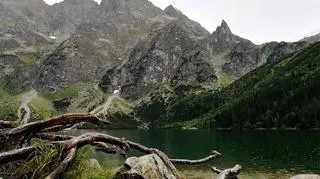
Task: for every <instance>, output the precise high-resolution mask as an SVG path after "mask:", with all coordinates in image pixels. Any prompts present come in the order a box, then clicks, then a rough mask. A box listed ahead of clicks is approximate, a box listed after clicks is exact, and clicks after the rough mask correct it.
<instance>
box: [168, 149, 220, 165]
mask: <svg viewBox="0 0 320 179" xmlns="http://www.w3.org/2000/svg"><path fill="white" fill-rule="evenodd" d="M220 155H221V153H219V152H218V151H216V150H213V151H211V153H210V155H209V156H207V157H205V158H202V159H199V160H185V159H170V161H171V162H172V163H174V164H186V165H196V164H201V163H206V162H208V161H211V160H213V159H215V158H217V157H219V156H220Z"/></svg>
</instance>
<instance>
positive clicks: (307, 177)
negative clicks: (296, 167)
mask: <svg viewBox="0 0 320 179" xmlns="http://www.w3.org/2000/svg"><path fill="white" fill-rule="evenodd" d="M290 179H320V175H313V174H301V175H296V176H293V177H291V178H290Z"/></svg>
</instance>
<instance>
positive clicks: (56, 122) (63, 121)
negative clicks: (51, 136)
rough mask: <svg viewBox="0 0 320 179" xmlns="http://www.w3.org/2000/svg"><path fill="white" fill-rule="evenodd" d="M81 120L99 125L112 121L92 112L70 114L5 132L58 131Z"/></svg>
mask: <svg viewBox="0 0 320 179" xmlns="http://www.w3.org/2000/svg"><path fill="white" fill-rule="evenodd" d="M79 122H90V123H93V124H97V125H109V124H111V122H110V121H105V120H101V119H99V118H98V117H96V116H95V115H92V114H68V115H62V116H58V117H54V118H50V119H48V120H45V121H36V122H31V123H28V124H25V125H22V126H19V127H16V128H13V129H11V130H9V131H7V132H5V133H4V135H6V136H7V137H15V136H25V135H30V134H35V133H39V132H57V131H61V130H62V129H66V128H70V127H72V126H73V125H75V124H77V123H79Z"/></svg>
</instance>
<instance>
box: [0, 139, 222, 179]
mask: <svg viewBox="0 0 320 179" xmlns="http://www.w3.org/2000/svg"><path fill="white" fill-rule="evenodd" d="M44 137H47V138H51V137H52V136H49V135H44ZM68 138H70V137H68ZM53 139H64V138H63V137H61V136H60V137H59V136H58V137H57V136H53ZM51 144H56V145H64V151H65V152H66V154H67V155H66V158H65V159H64V160H63V162H62V163H61V164H60V165H59V167H58V168H57V169H55V170H54V171H53V172H52V173H51V174H50V175H49V176H48V177H49V178H48V179H51V178H55V177H56V176H57V175H59V174H60V173H62V172H64V171H65V170H67V169H68V167H69V166H71V165H72V163H73V161H74V157H75V155H74V149H75V150H76V152H77V150H78V149H80V148H81V147H83V146H85V145H92V146H95V147H97V146H98V147H100V149H101V148H103V147H104V148H105V149H104V150H102V151H104V152H107V151H111V152H112V153H114V152H119V151H121V153H127V152H128V150H129V149H135V150H138V151H141V152H142V153H145V154H152V153H154V154H157V155H158V156H159V157H160V158H161V159H162V160H163V162H164V163H165V164H166V166H167V167H168V168H169V169H170V170H171V171H172V173H173V174H174V175H175V177H176V178H180V175H179V173H178V171H177V169H176V168H175V166H174V165H173V164H172V163H180V164H195V163H203V162H207V161H209V160H212V159H214V158H215V157H217V156H218V155H220V153H219V152H216V151H215V152H212V154H211V155H210V156H208V157H206V158H204V159H200V160H186V159H169V158H168V156H167V155H166V154H164V153H163V152H161V151H160V150H158V149H155V148H148V147H146V146H143V145H141V144H138V143H135V142H131V141H127V140H126V139H125V138H117V137H113V136H109V135H106V134H100V133H87V134H84V135H81V136H79V137H74V138H72V139H69V140H66V141H56V142H51ZM105 144H111V145H115V146H118V147H119V148H120V149H119V150H114V149H107V148H106V145H105ZM35 150H36V148H35V147H32V146H31V147H27V148H23V149H18V150H13V151H10V152H6V153H1V154H0V164H4V163H6V162H9V161H14V160H23V159H27V158H28V157H29V156H30V155H31V154H32V153H33V152H34V151H35ZM107 153H108V152H107ZM121 153H120V154H121ZM13 159H14V160H13Z"/></svg>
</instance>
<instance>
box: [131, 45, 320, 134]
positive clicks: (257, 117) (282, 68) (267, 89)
mask: <svg viewBox="0 0 320 179" xmlns="http://www.w3.org/2000/svg"><path fill="white" fill-rule="evenodd" d="M170 89H171V91H170V90H167V91H166V90H158V93H155V92H154V93H152V94H151V95H150V96H149V98H148V99H147V100H146V99H145V100H143V101H142V102H140V103H139V104H138V105H137V106H136V107H135V111H136V116H137V117H138V118H140V119H143V120H147V121H149V122H151V124H152V125H153V127H160V126H161V127H163V126H166V127H179V128H180V127H181V128H299V129H310V128H318V127H320V120H319V119H320V43H316V44H313V45H311V46H309V47H307V48H305V49H303V50H300V51H298V52H295V53H293V54H290V55H288V56H286V57H282V58H281V59H279V60H277V61H274V62H270V63H267V64H266V65H264V66H262V67H260V68H257V69H256V70H254V71H252V72H250V73H248V74H247V75H245V76H244V77H242V78H241V79H239V80H237V81H235V82H234V83H232V84H230V85H229V86H227V87H225V88H217V89H216V90H206V89H203V88H198V90H191V91H190V89H189V90H186V89H184V90H182V91H181V90H180V91H179V90H177V89H180V88H177V87H171V88H170ZM186 91H188V92H189V93H188V95H183V94H185V93H186ZM150 114H155V115H153V116H150ZM172 123H174V124H172Z"/></svg>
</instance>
